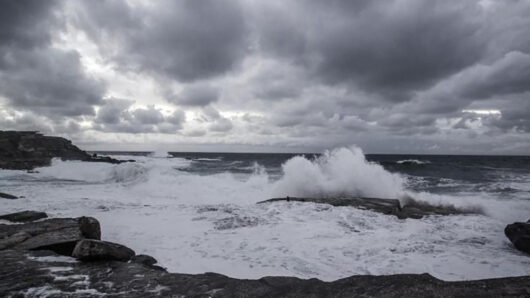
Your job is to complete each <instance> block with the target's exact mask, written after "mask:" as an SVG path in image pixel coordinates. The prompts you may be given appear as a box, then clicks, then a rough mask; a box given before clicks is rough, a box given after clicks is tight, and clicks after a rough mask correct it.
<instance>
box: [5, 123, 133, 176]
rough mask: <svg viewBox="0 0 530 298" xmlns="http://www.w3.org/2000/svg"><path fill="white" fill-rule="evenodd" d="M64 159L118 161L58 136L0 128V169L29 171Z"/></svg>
mask: <svg viewBox="0 0 530 298" xmlns="http://www.w3.org/2000/svg"><path fill="white" fill-rule="evenodd" d="M54 157H57V158H61V159H63V160H82V161H100V162H110V163H121V162H123V161H120V160H116V159H113V158H110V157H101V158H99V157H95V156H92V155H90V154H88V153H86V152H85V151H83V150H81V149H79V148H77V147H76V146H74V145H73V144H72V142H71V141H69V140H67V139H65V138H61V137H50V136H43V135H42V134H40V133H37V132H35V131H0V168H3V169H12V170H31V169H33V168H35V167H42V166H48V165H50V162H51V160H52V158H54Z"/></svg>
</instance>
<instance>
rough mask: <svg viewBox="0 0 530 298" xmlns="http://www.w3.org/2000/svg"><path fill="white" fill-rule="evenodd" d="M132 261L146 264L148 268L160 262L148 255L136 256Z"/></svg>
mask: <svg viewBox="0 0 530 298" xmlns="http://www.w3.org/2000/svg"><path fill="white" fill-rule="evenodd" d="M132 261H133V262H136V263H140V264H144V265H147V266H152V265H154V264H156V263H158V261H157V260H156V259H155V258H153V257H151V256H148V255H136V256H134V257H133V258H132Z"/></svg>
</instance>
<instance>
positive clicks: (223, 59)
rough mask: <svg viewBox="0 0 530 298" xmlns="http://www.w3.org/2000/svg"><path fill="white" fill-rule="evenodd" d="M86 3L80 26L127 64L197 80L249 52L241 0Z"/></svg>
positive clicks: (110, 54) (121, 64)
mask: <svg viewBox="0 0 530 298" xmlns="http://www.w3.org/2000/svg"><path fill="white" fill-rule="evenodd" d="M80 4H81V7H80V15H81V16H82V17H81V18H80V19H79V20H78V23H79V26H80V27H81V28H83V29H84V30H85V32H87V33H88V34H89V36H90V37H91V38H93V39H94V40H95V41H96V42H97V43H98V44H99V45H100V47H101V49H102V50H103V52H104V54H105V55H106V56H107V57H109V58H110V59H111V60H112V61H114V62H115V63H117V64H118V65H119V67H121V68H124V69H128V70H132V71H146V72H148V73H151V74H153V75H162V76H165V77H169V78H172V79H175V80H178V81H193V80H196V79H200V78H209V77H212V76H216V75H220V74H223V73H225V72H227V71H229V70H231V69H232V68H233V67H235V66H236V65H237V64H238V63H239V61H240V60H241V59H242V58H243V57H244V55H245V52H246V51H247V32H246V30H247V29H246V23H245V21H244V17H243V11H242V8H241V7H240V6H239V4H238V2H237V1H228V2H225V1H223V2H221V1H191V0H187V1H159V2H156V3H154V4H152V5H151V4H150V5H145V6H143V5H140V4H137V5H135V6H129V5H128V4H127V3H126V2H124V1H103V2H98V3H97V5H94V3H93V2H89V1H84V2H80Z"/></svg>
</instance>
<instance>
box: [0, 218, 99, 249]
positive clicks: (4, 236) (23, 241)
mask: <svg viewBox="0 0 530 298" xmlns="http://www.w3.org/2000/svg"><path fill="white" fill-rule="evenodd" d="M85 221H86V222H91V223H92V224H84V225H82V224H80V219H77V218H51V219H46V220H42V221H34V222H29V223H24V224H18V225H4V224H0V249H8V248H10V249H18V250H39V249H40V250H42V249H47V250H52V251H55V252H57V253H59V254H62V255H68V256H69V255H71V254H72V251H73V249H74V247H75V244H76V243H77V241H79V240H81V239H85V238H87V237H92V238H96V239H98V240H99V237H96V236H98V234H97V233H95V232H94V230H95V229H96V228H97V229H99V222H97V220H96V219H94V218H89V220H85Z"/></svg>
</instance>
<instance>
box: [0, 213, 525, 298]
mask: <svg viewBox="0 0 530 298" xmlns="http://www.w3.org/2000/svg"><path fill="white" fill-rule="evenodd" d="M100 237H101V228H100V225H99V222H98V221H97V220H96V219H95V218H91V217H80V218H51V219H42V220H39V221H34V222H30V223H25V224H11V225H7V224H0V260H2V266H0V296H2V297H4V296H8V297H9V296H41V295H46V296H47V297H63V296H76V297H93V296H101V295H112V296H113V297H153V296H164V297H167V296H170V297H190V296H191V297H374V296H377V297H471V296H473V297H477V296H479V297H483V296H485V297H498V296H506V295H509V296H520V297H527V296H529V295H530V276H521V277H507V278H497V279H485V280H474V281H459V282H445V281H442V280H439V279H436V278H434V277H432V276H430V275H429V274H396V275H386V276H372V275H357V276H351V277H347V278H343V279H339V280H336V281H332V282H324V281H321V280H318V279H315V278H313V279H300V278H295V277H285V276H275V277H270V276H269V277H263V278H260V279H258V280H246V279H245V280H243V279H235V278H230V277H227V276H224V275H221V274H216V273H204V274H179V273H168V272H166V271H165V270H164V269H163V268H162V267H159V266H156V265H154V264H156V260H155V259H154V258H153V257H151V256H147V255H135V253H134V251H132V250H131V249H129V248H127V247H125V246H123V245H120V244H116V243H110V242H105V241H101V240H100ZM6 244H7V245H6ZM71 255H74V256H77V257H78V259H79V260H81V261H78V260H76V259H75V258H73V257H70V256H71Z"/></svg>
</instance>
